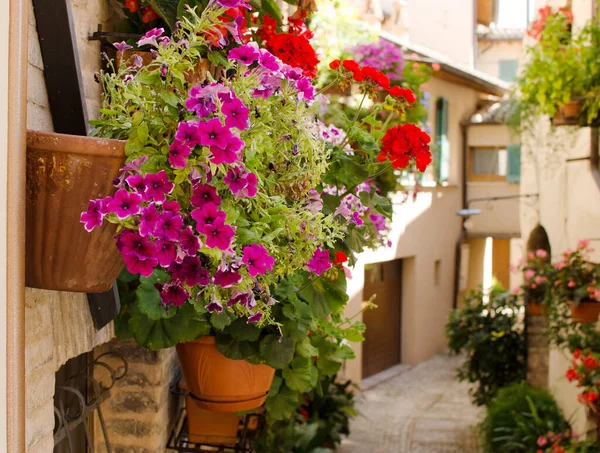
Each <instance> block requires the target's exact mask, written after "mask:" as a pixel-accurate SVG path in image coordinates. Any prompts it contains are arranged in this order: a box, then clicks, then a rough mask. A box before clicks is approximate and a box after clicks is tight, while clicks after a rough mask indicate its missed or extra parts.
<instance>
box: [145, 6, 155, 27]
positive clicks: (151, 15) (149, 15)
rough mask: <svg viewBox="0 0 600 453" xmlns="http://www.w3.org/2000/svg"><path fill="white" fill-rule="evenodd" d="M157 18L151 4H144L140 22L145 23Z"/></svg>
mask: <svg viewBox="0 0 600 453" xmlns="http://www.w3.org/2000/svg"><path fill="white" fill-rule="evenodd" d="M156 19H158V14H157V13H156V11H154V9H153V8H152V7H151V6H146V7H145V8H144V9H143V10H142V22H143V23H145V24H147V23H150V22H152V21H154V20H156Z"/></svg>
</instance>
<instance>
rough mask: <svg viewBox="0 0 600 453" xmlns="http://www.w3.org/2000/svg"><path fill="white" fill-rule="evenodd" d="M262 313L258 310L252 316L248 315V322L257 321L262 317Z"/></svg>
mask: <svg viewBox="0 0 600 453" xmlns="http://www.w3.org/2000/svg"><path fill="white" fill-rule="evenodd" d="M262 317H263V314H262V313H261V312H260V311H257V312H256V313H254V314H253V315H252V316H249V317H248V324H250V323H254V322H258V321H260V320H261V319H262Z"/></svg>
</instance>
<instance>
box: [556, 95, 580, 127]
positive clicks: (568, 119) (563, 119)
mask: <svg viewBox="0 0 600 453" xmlns="http://www.w3.org/2000/svg"><path fill="white" fill-rule="evenodd" d="M582 108H583V105H582V102H581V100H579V99H576V100H572V101H571V102H569V103H568V104H565V105H563V106H562V107H559V109H558V112H556V115H554V118H553V123H554V125H555V126H575V125H577V124H579V116H580V115H581V110H582Z"/></svg>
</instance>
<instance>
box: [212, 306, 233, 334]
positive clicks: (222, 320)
mask: <svg viewBox="0 0 600 453" xmlns="http://www.w3.org/2000/svg"><path fill="white" fill-rule="evenodd" d="M234 319H235V315H234V314H233V313H230V312H229V310H227V309H223V311H222V312H221V313H218V312H214V313H213V314H212V315H210V323H211V324H212V326H213V327H214V328H215V329H217V330H223V329H224V328H225V327H227V326H228V325H230V324H231V322H232V321H233V320H234Z"/></svg>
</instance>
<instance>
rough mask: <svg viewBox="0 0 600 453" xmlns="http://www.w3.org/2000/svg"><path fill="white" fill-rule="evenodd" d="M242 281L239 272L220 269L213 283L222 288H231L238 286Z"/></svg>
mask: <svg viewBox="0 0 600 453" xmlns="http://www.w3.org/2000/svg"><path fill="white" fill-rule="evenodd" d="M241 281H242V276H241V275H240V273H239V272H237V271H234V270H230V269H219V270H218V271H217V272H216V273H215V276H214V279H213V283H214V284H215V285H219V286H221V287H222V288H229V287H230V286H233V285H237V284H238V283H239V282H241Z"/></svg>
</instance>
